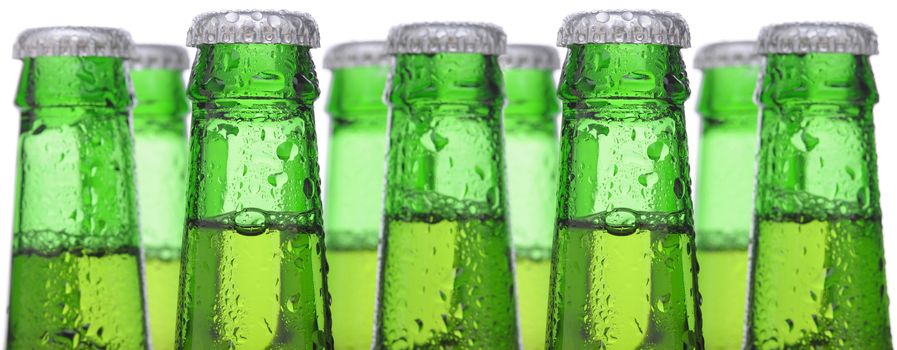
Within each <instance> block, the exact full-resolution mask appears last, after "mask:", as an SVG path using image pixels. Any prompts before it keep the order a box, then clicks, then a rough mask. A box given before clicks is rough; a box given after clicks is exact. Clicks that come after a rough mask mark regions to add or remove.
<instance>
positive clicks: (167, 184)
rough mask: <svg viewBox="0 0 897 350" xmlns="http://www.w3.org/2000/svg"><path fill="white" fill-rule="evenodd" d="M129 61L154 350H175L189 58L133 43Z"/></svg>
mask: <svg viewBox="0 0 897 350" xmlns="http://www.w3.org/2000/svg"><path fill="white" fill-rule="evenodd" d="M130 63H131V65H130V68H131V82H132V84H133V86H134V99H135V102H136V105H135V106H134V162H135V166H136V169H137V195H138V201H137V203H138V208H139V211H140V233H141V237H142V240H143V254H144V257H145V262H144V273H145V275H144V276H145V278H146V299H147V300H146V301H147V312H148V313H149V321H150V322H149V325H150V337H151V339H152V343H153V349H156V350H164V349H173V348H174V326H175V320H176V319H177V318H176V313H177V298H178V274H179V273H180V271H181V269H180V259H181V240H182V239H183V236H184V212H185V211H186V209H185V208H184V204H185V203H186V200H185V199H186V197H185V195H186V194H187V154H188V151H187V135H186V130H185V127H184V126H185V125H184V118H185V117H186V116H187V111H188V107H187V96H186V95H185V92H184V81H183V72H184V70H185V69H188V68H189V64H190V60H189V58H187V50H184V49H183V48H181V47H180V46H170V45H137V46H136V56H135V57H134V59H132V60H131V61H130Z"/></svg>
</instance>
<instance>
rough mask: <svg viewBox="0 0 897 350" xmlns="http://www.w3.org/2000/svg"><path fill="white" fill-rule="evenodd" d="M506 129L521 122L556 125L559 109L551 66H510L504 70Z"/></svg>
mask: <svg viewBox="0 0 897 350" xmlns="http://www.w3.org/2000/svg"><path fill="white" fill-rule="evenodd" d="M504 80H505V93H506V94H507V96H508V104H507V106H505V113H504V114H505V128H514V127H515V126H517V125H518V124H525V125H532V124H534V123H535V124H539V125H550V126H552V129H553V126H554V117H555V115H557V113H558V112H559V109H560V107H559V106H558V100H557V92H556V91H555V87H554V84H555V82H554V74H553V71H552V70H550V69H525V68H511V69H506V70H504Z"/></svg>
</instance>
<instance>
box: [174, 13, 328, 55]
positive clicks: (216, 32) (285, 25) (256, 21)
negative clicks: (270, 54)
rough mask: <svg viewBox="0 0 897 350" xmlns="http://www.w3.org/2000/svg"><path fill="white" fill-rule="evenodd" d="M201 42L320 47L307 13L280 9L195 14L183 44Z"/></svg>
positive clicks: (318, 34) (317, 34)
mask: <svg viewBox="0 0 897 350" xmlns="http://www.w3.org/2000/svg"><path fill="white" fill-rule="evenodd" d="M203 44H288V45H296V46H307V47H311V48H316V47H320V46H321V36H320V33H318V24H317V23H316V22H315V19H314V18H312V17H311V15H309V14H307V13H302V12H291V11H284V10H238V11H219V12H207V13H204V14H201V15H199V16H196V18H194V19H193V25H192V26H190V30H188V31H187V46H190V47H196V46H199V45H203Z"/></svg>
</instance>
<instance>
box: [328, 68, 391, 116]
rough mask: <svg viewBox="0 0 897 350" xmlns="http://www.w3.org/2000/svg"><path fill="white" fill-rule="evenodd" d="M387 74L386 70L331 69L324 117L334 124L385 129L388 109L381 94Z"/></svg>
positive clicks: (384, 87) (387, 69)
mask: <svg viewBox="0 0 897 350" xmlns="http://www.w3.org/2000/svg"><path fill="white" fill-rule="evenodd" d="M389 70H390V67H388V66H365V67H347V68H338V69H334V70H333V78H332V80H331V84H330V96H329V98H328V99H327V113H328V114H330V117H331V118H333V119H334V120H336V121H345V122H362V121H363V122H372V123H381V124H384V125H385V124H386V114H387V108H386V103H385V102H384V101H383V94H384V90H385V89H386V80H387V78H388V76H389ZM369 119H376V120H369Z"/></svg>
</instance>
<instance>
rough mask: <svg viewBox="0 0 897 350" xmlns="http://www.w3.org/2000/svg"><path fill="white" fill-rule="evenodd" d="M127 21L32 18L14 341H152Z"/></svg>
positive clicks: (22, 93) (23, 50)
mask: <svg viewBox="0 0 897 350" xmlns="http://www.w3.org/2000/svg"><path fill="white" fill-rule="evenodd" d="M133 52H134V50H133V44H132V42H131V36H130V34H128V33H127V32H125V31H122V30H119V29H111V28H95V27H49V28H37V29H29V30H26V31H24V32H22V34H20V35H19V37H18V39H17V41H16V44H15V47H14V49H13V56H14V57H15V58H18V59H21V60H22V76H21V79H20V80H19V90H18V93H17V95H16V105H17V106H18V107H19V110H20V111H21V113H22V114H21V118H22V119H21V129H20V132H19V148H18V153H19V154H18V166H17V170H16V202H15V223H14V231H13V247H12V252H13V258H12V271H11V276H12V277H11V291H10V300H9V305H10V306H9V332H8V334H7V336H8V338H7V344H6V345H7V348H8V349H11V350H13V349H146V348H147V347H148V342H147V339H146V324H145V314H144V304H143V293H142V291H143V286H142V276H141V271H142V267H141V261H140V248H139V246H140V235H139V232H138V227H137V208H136V205H137V203H136V198H135V196H136V194H135V191H134V171H133V169H134V168H133V163H132V159H133V154H132V153H131V152H132V144H131V132H130V128H129V126H128V113H129V111H130V108H131V96H130V92H129V89H128V73H127V69H126V67H125V64H126V63H125V60H126V59H127V58H129V57H132V55H133Z"/></svg>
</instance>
